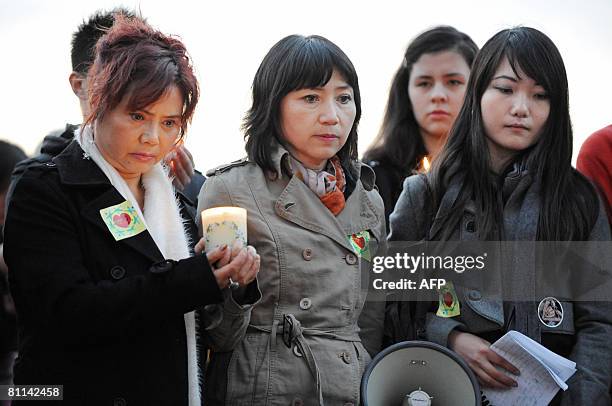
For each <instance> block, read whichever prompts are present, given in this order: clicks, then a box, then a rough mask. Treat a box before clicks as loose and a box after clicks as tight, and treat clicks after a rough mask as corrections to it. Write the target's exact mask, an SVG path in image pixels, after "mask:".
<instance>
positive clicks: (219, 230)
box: [202, 207, 247, 252]
mask: <svg viewBox="0 0 612 406" xmlns="http://www.w3.org/2000/svg"><path fill="white" fill-rule="evenodd" d="M246 219H247V211H246V209H243V208H242V207H213V208H211V209H206V210H204V211H202V230H203V233H204V238H205V241H206V252H210V251H211V250H213V249H215V248H217V247H220V246H222V245H224V244H227V245H228V247H231V246H232V245H233V244H234V241H236V240H239V241H240V242H241V243H242V246H243V247H244V246H246V243H247V221H246Z"/></svg>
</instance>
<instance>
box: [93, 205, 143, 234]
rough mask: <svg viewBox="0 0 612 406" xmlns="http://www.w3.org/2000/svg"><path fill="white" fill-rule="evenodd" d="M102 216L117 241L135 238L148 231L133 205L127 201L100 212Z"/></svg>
mask: <svg viewBox="0 0 612 406" xmlns="http://www.w3.org/2000/svg"><path fill="white" fill-rule="evenodd" d="M100 215H101V216H102V220H103V221H104V224H106V227H108V230H109V231H110V232H111V234H112V235H113V237H115V240H116V241H119V240H123V239H124V238H129V237H133V236H135V235H137V234H140V233H142V232H143V231H145V230H146V229H147V228H146V227H145V225H144V223H143V222H142V220H141V219H140V217H138V213H137V212H136V209H135V208H134V206H132V203H130V202H128V201H127V200H126V201H125V202H123V203H120V204H117V205H114V206H110V207H107V208H106V209H102V210H100Z"/></svg>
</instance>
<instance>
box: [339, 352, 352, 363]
mask: <svg viewBox="0 0 612 406" xmlns="http://www.w3.org/2000/svg"><path fill="white" fill-rule="evenodd" d="M338 356H339V357H340V358H342V361H344V363H345V364H350V363H351V354H349V353H348V352H346V351H342V352H341V353H340V354H338Z"/></svg>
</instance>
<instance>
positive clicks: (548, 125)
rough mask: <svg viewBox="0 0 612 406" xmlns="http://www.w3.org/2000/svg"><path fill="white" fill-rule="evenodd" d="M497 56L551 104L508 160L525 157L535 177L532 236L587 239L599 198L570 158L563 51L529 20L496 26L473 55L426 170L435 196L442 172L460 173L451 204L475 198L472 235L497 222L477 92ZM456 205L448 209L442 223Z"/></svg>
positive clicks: (444, 177) (444, 179)
mask: <svg viewBox="0 0 612 406" xmlns="http://www.w3.org/2000/svg"><path fill="white" fill-rule="evenodd" d="M504 58H507V59H508V62H509V63H510V66H511V67H512V69H513V70H514V72H515V73H516V74H517V76H518V73H517V71H518V70H519V69H518V68H520V70H522V71H523V72H524V73H525V75H526V76H527V77H529V78H531V79H533V80H534V81H535V82H536V83H538V84H539V85H541V86H542V87H543V88H544V90H545V92H546V94H547V95H548V99H549V101H550V112H549V114H548V118H547V120H546V122H545V124H544V127H543V128H542V130H541V134H540V137H539V139H538V141H537V142H536V143H535V144H534V145H532V146H531V147H529V148H527V149H526V150H524V151H521V152H520V153H519V154H517V156H516V157H515V159H514V161H513V162H512V163H510V165H512V164H514V163H516V162H518V161H522V162H524V163H525V165H526V167H527V168H528V170H529V172H530V174H532V176H533V178H534V181H535V182H539V183H540V196H539V199H540V204H541V212H540V215H539V223H538V239H539V240H549V241H554V240H587V239H588V237H589V233H590V230H591V228H592V227H593V225H594V224H595V220H596V218H597V213H598V204H599V203H598V201H597V195H596V192H595V189H594V188H593V187H592V185H591V184H590V183H589V182H588V181H587V180H586V178H584V177H583V176H582V175H580V174H579V173H578V172H576V171H575V170H574V169H573V168H572V165H571V159H572V144H573V133H572V125H571V120H570V113H569V92H568V81H567V74H566V71H565V65H564V63H563V58H562V57H561V53H560V52H559V50H558V49H557V47H556V46H555V44H554V43H553V42H552V40H551V39H550V38H549V37H548V36H546V35H545V34H544V33H542V32H540V31H538V30H536V29H535V28H530V27H516V28H511V29H505V30H502V31H500V32H498V33H497V34H495V35H494V36H493V37H492V38H491V39H489V40H488V41H487V43H486V44H485V45H484V46H483V47H482V49H481V50H480V52H479V53H478V55H477V56H476V59H475V60H474V65H473V67H472V73H471V75H470V79H469V80H468V84H467V87H466V91H465V101H464V103H463V106H462V107H461V110H460V112H459V115H458V116H457V120H456V121H455V124H454V126H453V128H452V130H451V133H450V135H449V138H448V141H447V144H446V145H445V147H444V148H443V150H442V152H441V154H440V156H439V157H438V159H436V162H435V163H434V165H433V167H432V171H431V172H430V175H431V183H432V190H433V192H434V193H433V194H434V199H435V200H436V202H437V203H439V200H440V198H441V196H442V194H443V193H444V190H445V188H446V186H447V185H448V182H449V180H450V179H451V178H452V177H454V176H455V175H458V174H460V173H462V174H464V175H465V183H464V186H463V190H462V196H461V197H460V198H459V199H458V200H457V204H459V205H461V204H463V203H465V201H466V200H467V199H474V200H475V201H476V205H477V210H478V211H479V215H480V217H481V219H482V227H479V236H480V237H481V238H488V237H490V236H491V235H492V233H494V230H495V229H496V228H497V229H499V227H500V226H499V222H500V221H501V216H502V214H501V212H500V211H499V207H498V201H497V196H496V195H495V193H496V192H495V190H494V188H493V187H492V186H491V182H490V178H489V175H488V174H489V173H490V172H491V163H490V159H489V148H488V146H487V142H486V137H487V135H486V130H485V127H484V122H483V117H482V109H481V100H482V96H483V94H484V92H485V91H486V90H487V88H488V87H489V85H490V83H491V80H492V78H493V76H494V75H495V72H496V71H497V68H498V67H499V65H500V64H501V62H502V61H503V59H504ZM506 169H507V168H506ZM462 212H463V211H462V210H456V211H454V213H455V214H454V215H451V216H449V220H448V221H449V224H450V222H451V221H456V216H458V215H460V213H462Z"/></svg>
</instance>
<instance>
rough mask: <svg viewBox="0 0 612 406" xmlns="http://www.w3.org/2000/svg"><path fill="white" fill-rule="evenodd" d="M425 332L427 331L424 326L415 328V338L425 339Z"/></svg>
mask: <svg viewBox="0 0 612 406" xmlns="http://www.w3.org/2000/svg"><path fill="white" fill-rule="evenodd" d="M426 332H427V331H426V330H425V329H424V328H422V327H421V328H417V331H416V335H417V338H420V339H425V333H426Z"/></svg>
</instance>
